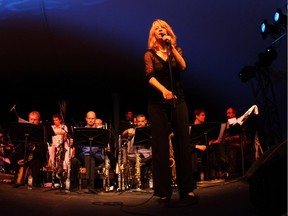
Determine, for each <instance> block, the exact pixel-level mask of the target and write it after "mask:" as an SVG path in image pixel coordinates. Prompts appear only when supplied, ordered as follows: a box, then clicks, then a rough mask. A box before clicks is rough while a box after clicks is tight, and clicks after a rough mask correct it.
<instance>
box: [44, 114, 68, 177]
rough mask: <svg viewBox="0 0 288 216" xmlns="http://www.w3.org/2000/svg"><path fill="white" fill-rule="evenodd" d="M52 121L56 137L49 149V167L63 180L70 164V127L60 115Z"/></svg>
mask: <svg viewBox="0 0 288 216" xmlns="http://www.w3.org/2000/svg"><path fill="white" fill-rule="evenodd" d="M52 120H53V123H54V124H53V125H52V126H51V127H52V129H53V131H54V133H55V135H53V136H52V143H51V145H50V146H49V147H48V152H49V160H48V166H49V167H51V168H52V169H53V170H54V171H55V172H56V173H57V174H56V177H57V178H59V179H61V177H62V174H63V172H64V170H67V165H68V163H69V155H68V153H69V146H68V142H67V135H68V127H67V126H66V125H65V124H63V118H62V116H61V115H60V114H54V115H53V116H52Z"/></svg>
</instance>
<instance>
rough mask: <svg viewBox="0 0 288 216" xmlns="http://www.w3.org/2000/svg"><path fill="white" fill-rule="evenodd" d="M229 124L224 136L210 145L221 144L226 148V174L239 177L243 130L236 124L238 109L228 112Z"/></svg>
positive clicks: (232, 108) (226, 126)
mask: <svg viewBox="0 0 288 216" xmlns="http://www.w3.org/2000/svg"><path fill="white" fill-rule="evenodd" d="M226 117H227V123H226V125H225V128H224V131H223V135H222V136H220V137H219V138H218V139H216V140H211V141H210V142H209V145H215V144H220V146H224V147H225V154H226V160H227V163H228V164H227V167H226V169H225V170H224V172H228V173H229V174H230V175H239V173H240V170H241V160H240V158H241V156H240V148H239V146H240V141H241V136H240V134H241V128H240V125H239V124H235V123H236V120H237V109H236V108H234V107H229V108H228V109H227V110H226Z"/></svg>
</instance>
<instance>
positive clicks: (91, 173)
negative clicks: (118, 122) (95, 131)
mask: <svg viewBox="0 0 288 216" xmlns="http://www.w3.org/2000/svg"><path fill="white" fill-rule="evenodd" d="M85 120H86V126H85V127H87V128H97V125H96V113H95V112H94V111H89V112H87V114H86V118H85ZM98 127H99V126H98ZM87 142H88V143H87V146H80V147H79V148H80V149H79V150H80V153H79V157H80V158H81V159H82V160H83V161H84V165H85V168H86V177H87V179H88V188H87V189H88V191H89V192H91V193H95V183H94V181H95V175H96V173H95V172H96V169H95V167H102V168H103V165H104V149H102V147H98V146H92V147H91V148H90V146H89V141H88V140H87Z"/></svg>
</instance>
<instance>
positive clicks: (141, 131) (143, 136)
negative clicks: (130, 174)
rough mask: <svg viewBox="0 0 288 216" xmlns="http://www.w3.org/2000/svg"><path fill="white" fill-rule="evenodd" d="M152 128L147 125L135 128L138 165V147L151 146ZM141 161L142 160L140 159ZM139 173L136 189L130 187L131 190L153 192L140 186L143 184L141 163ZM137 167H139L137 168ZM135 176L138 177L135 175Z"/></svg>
mask: <svg viewBox="0 0 288 216" xmlns="http://www.w3.org/2000/svg"><path fill="white" fill-rule="evenodd" d="M151 139H152V137H151V128H150V127H149V126H146V127H138V128H137V127H136V128H135V135H134V143H133V146H135V147H136V165H137V155H138V149H139V147H141V146H142V147H144V146H145V147H150V146H151ZM138 163H140V161H138ZM138 168H139V173H140V177H139V178H140V179H136V186H137V188H135V189H130V190H129V191H130V192H143V193H153V191H146V190H142V189H141V188H140V186H141V165H139V167H138ZM136 169H137V168H136ZM135 178H137V177H136V176H135Z"/></svg>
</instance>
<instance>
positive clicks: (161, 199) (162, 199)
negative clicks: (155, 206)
mask: <svg viewBox="0 0 288 216" xmlns="http://www.w3.org/2000/svg"><path fill="white" fill-rule="evenodd" d="M170 200H171V197H160V198H159V199H158V203H168V202H170Z"/></svg>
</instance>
